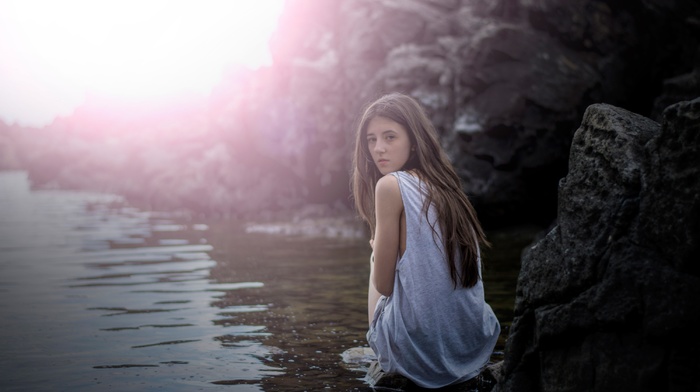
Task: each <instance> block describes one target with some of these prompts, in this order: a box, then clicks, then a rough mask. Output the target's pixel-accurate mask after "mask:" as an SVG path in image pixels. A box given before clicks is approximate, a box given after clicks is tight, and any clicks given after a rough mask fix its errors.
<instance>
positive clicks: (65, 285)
mask: <svg viewBox="0 0 700 392" xmlns="http://www.w3.org/2000/svg"><path fill="white" fill-rule="evenodd" d="M0 189H2V193H1V194H0V211H2V212H1V215H0V223H1V227H2V229H1V231H0V256H1V261H0V271H1V273H2V278H1V281H0V290H1V291H2V294H3V295H2V296H1V297H0V298H1V299H0V309H2V312H3V315H9V317H8V316H4V317H2V318H1V319H0V328H2V331H3V334H2V339H3V342H2V358H0V368H2V369H3V375H2V378H1V379H0V386H1V387H2V388H1V389H2V390H44V389H52V388H55V387H57V386H60V389H66V390H94V389H95V388H96V387H97V386H103V387H105V386H109V387H114V388H118V389H120V390H130V389H138V390H144V389H154V388H156V387H160V388H165V389H167V390H191V389H192V388H193V387H194V386H198V387H202V386H206V387H207V388H209V389H210V388H212V387H216V386H217V385H227V386H228V387H226V388H225V389H227V390H230V389H231V387H230V385H237V386H238V387H237V388H236V390H241V388H242V389H243V390H246V389H249V390H260V389H261V387H260V380H261V379H262V378H264V377H269V376H273V375H277V374H280V373H281V372H283V369H282V368H281V367H280V366H270V363H269V362H270V361H269V358H270V356H271V355H272V354H273V353H276V352H278V349H276V348H272V347H268V346H265V345H263V343H262V340H261V338H264V337H266V336H268V335H270V333H269V332H268V331H267V328H266V327H265V326H264V325H248V324H242V323H240V322H238V321H237V320H234V319H232V316H233V315H237V314H242V313H249V312H261V311H265V310H266V309H267V305H260V304H257V303H253V304H237V305H232V306H224V307H220V306H212V304H213V303H215V302H217V301H220V300H221V299H222V298H224V297H228V298H231V297H235V296H236V294H235V292H237V291H241V290H246V291H248V292H250V291H251V290H258V289H260V288H262V287H264V284H263V283H262V282H260V281H240V280H231V281H227V282H221V281H212V279H211V276H210V275H211V270H212V268H213V267H214V266H215V265H216V261H215V260H212V259H211V258H210V253H211V252H212V250H213V247H212V245H210V244H208V243H207V239H206V234H207V232H208V227H207V225H205V224H202V223H191V224H190V223H188V224H183V223H181V222H178V219H177V217H173V216H168V215H164V214H156V213H149V212H144V211H139V210H137V209H134V208H131V207H128V206H126V205H125V204H124V203H123V201H122V200H121V199H119V198H118V197H115V196H109V195H98V194H87V193H77V192H58V191H40V192H30V191H29V188H28V182H27V179H26V175H25V174H24V173H20V172H14V173H1V174H0Z"/></svg>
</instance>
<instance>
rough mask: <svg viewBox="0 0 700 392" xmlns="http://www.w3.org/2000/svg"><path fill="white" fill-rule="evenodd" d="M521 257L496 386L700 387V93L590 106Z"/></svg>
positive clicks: (576, 388)
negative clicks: (547, 219) (534, 237)
mask: <svg viewBox="0 0 700 392" xmlns="http://www.w3.org/2000/svg"><path fill="white" fill-rule="evenodd" d="M558 205H559V210H558V224H557V225H556V226H555V227H554V228H553V229H552V230H551V231H549V233H548V234H547V235H546V236H545V237H544V238H543V239H541V240H540V241H539V242H537V243H535V244H534V245H532V246H531V247H529V248H526V251H525V252H524V254H523V258H522V269H521V272H520V276H519V278H518V288H517V293H516V295H517V297H516V305H515V319H514V321H513V325H512V328H511V331H510V336H509V338H508V341H507V344H506V352H505V360H504V366H503V378H502V379H501V380H500V382H499V384H498V385H497V387H496V390H498V391H540V390H541V391H550V390H566V391H591V390H595V391H618V390H634V391H667V390H668V391H671V390H672V391H685V390H688V391H689V390H698V389H699V388H700V383H699V382H698V379H697V374H698V372H700V360H699V359H698V356H697V353H698V350H699V349H700V345H699V344H698V340H697V339H695V337H694V336H695V329H696V326H697V324H698V321H700V314H698V311H697V309H698V308H699V305H700V300H699V298H700V264H699V263H698V259H697V255H698V254H699V253H700V98H697V99H695V100H693V101H686V102H682V103H679V104H676V105H673V106H671V107H669V108H667V109H666V110H665V111H664V113H663V121H662V123H661V124H658V123H656V122H654V121H651V120H649V119H648V118H645V117H643V116H639V115H637V114H634V113H631V112H628V111H626V110H624V109H620V108H617V107H614V106H610V105H593V106H590V107H589V108H588V109H587V110H586V113H585V115H584V117H583V121H582V123H581V126H580V127H579V128H578V130H577V131H576V134H575V136H574V140H573V144H572V147H571V155H570V161H569V173H568V174H567V175H566V177H565V178H564V179H562V181H561V182H560V185H559V204H558Z"/></svg>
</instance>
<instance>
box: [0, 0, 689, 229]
mask: <svg viewBox="0 0 700 392" xmlns="http://www.w3.org/2000/svg"><path fill="white" fill-rule="evenodd" d="M698 8H699V6H698V5H697V4H696V2H693V1H676V2H673V3H672V4H667V3H665V2H656V1H641V2H615V1H595V0H586V1H584V0H581V1H574V2H567V3H566V4H562V3H561V2H556V1H546V0H541V1H526V0H520V1H516V0H500V1H484V0H449V1H430V0H424V1H418V0H414V1H401V2H397V1H389V0H382V1H367V0H343V1H332V2H331V1H323V0H289V1H286V2H283V1H259V2H225V1H221V2H215V1H203V2H201V1H200V2H168V1H147V2H136V1H132V2H129V1H120V2H80V1H62V2H59V3H55V2H41V1H22V2H19V1H0V53H1V54H0V59H1V60H0V85H2V88H1V89H0V119H1V120H2V121H0V168H2V169H21V170H27V171H28V172H29V175H30V179H31V181H32V184H33V186H36V187H59V188H71V189H90V190H99V191H107V192H114V193H118V194H121V195H125V196H127V197H128V198H129V199H130V200H132V201H134V202H139V203H142V204H145V205H146V206H148V207H151V208H177V209H188V210H191V211H195V212H200V213H205V214H209V215H225V216H247V217H257V218H259V217H261V216H262V215H265V214H269V213H271V212H272V213H275V212H281V213H292V214H299V213H303V214H312V215H313V214H315V215H329V214H347V213H349V211H350V206H351V201H350V199H349V187H348V173H349V168H350V152H351V148H352V139H353V133H354V129H353V125H354V121H355V119H356V117H357V115H358V113H359V111H360V110H361V108H362V106H363V105H364V104H365V103H367V102H368V101H370V100H372V99H373V98H376V97H377V96H378V95H380V94H382V93H385V92H389V91H402V92H405V93H408V94H410V95H412V96H414V97H416V98H417V99H419V100H420V101H421V102H422V103H423V104H424V105H425V106H426V108H427V109H428V110H429V112H430V115H431V117H432V118H433V120H434V121H435V123H436V126H437V128H438V130H439V132H440V134H441V138H442V140H443V144H444V145H445V147H446V148H447V150H448V152H449V154H450V157H451V158H452V160H453V162H454V164H455V166H456V167H457V170H458V172H459V174H460V176H461V177H462V179H463V180H464V187H465V191H466V192H467V193H468V194H469V195H470V196H471V198H472V200H473V201H474V203H475V204H476V206H477V208H478V209H479V213H480V216H481V217H482V219H483V220H484V221H485V223H486V224H487V225H504V224H512V223H517V222H523V221H529V222H533V221H534V222H537V223H543V224H547V223H549V222H551V220H552V219H554V217H555V215H556V194H557V183H558V180H559V178H561V177H562V176H563V175H564V174H565V173H566V170H567V164H568V149H569V145H570V141H571V137H572V135H573V132H574V131H575V130H576V128H577V126H578V124H579V123H580V120H581V116H582V113H583V110H585V108H586V107H587V106H588V105H589V104H591V103H595V102H606V103H610V104H614V105H618V106H621V107H624V108H627V109H629V110H631V111H635V112H637V113H640V114H643V115H646V116H651V117H652V118H655V119H657V120H658V119H659V114H660V112H661V110H662V109H663V108H664V107H665V106H666V105H668V104H670V103H673V102H676V101H678V100H683V99H687V98H689V97H694V96H696V95H699V94H698V87H697V78H696V77H695V76H694V75H697V74H696V73H694V72H695V71H694V70H696V69H697V58H698V56H697V54H698V38H697V37H700V34H698V26H700V24H699V23H698V22H697V21H698V20H700V19H699V18H700V16H699V15H700V12H699V11H698Z"/></svg>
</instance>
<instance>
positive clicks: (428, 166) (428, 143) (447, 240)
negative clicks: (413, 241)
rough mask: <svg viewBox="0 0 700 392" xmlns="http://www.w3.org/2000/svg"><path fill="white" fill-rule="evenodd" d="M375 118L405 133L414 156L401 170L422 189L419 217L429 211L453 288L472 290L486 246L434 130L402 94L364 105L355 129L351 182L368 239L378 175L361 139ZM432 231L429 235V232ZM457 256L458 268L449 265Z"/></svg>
mask: <svg viewBox="0 0 700 392" xmlns="http://www.w3.org/2000/svg"><path fill="white" fill-rule="evenodd" d="M375 117H384V118H388V119H390V120H393V121H395V122H397V123H399V124H401V125H402V126H403V127H404V128H405V129H406V131H407V132H408V135H409V138H410V139H411V145H412V146H413V147H415V152H413V153H412V154H411V156H410V158H409V160H408V161H407V162H406V164H405V165H404V167H403V168H402V170H411V171H413V172H415V173H417V174H418V177H419V178H420V179H421V180H422V181H424V182H425V183H427V185H428V194H427V197H426V200H425V204H424V205H423V212H424V213H425V215H426V218H427V216H428V207H429V206H430V205H431V204H432V205H434V206H435V210H436V212H437V216H438V223H439V225H440V229H441V230H442V238H443V245H444V247H445V252H446V256H447V262H448V264H449V266H450V276H451V277H452V281H453V282H454V284H455V287H457V285H458V284H459V285H460V286H462V287H472V286H474V285H475V284H476V283H477V282H478V281H479V266H478V247H479V243H481V244H483V245H484V246H489V243H488V241H486V235H485V234H484V231H483V230H482V228H481V224H480V223H479V220H478V219H477V216H476V211H474V207H472V204H471V203H470V202H469V199H468V198H467V195H466V194H465V193H464V192H463V191H462V184H461V181H460V179H459V177H458V176H457V173H456V172H455V170H454V168H453V167H452V163H450V161H449V159H448V157H447V154H446V153H445V151H444V150H443V149H442V147H441V146H440V142H439V140H438V137H437V132H436V131H435V127H434V126H433V124H432V123H431V121H430V120H429V119H428V116H427V115H426V114H425V111H424V110H423V108H422V107H421V106H420V104H418V102H416V101H415V100H414V99H413V98H411V97H409V96H407V95H404V94H400V93H391V94H387V95H385V96H383V97H381V98H379V99H378V100H376V101H374V102H373V103H371V104H370V105H369V106H367V108H366V109H365V111H364V113H363V115H362V117H361V119H360V122H359V124H358V127H357V135H356V141H355V154H354V157H353V169H352V179H351V181H352V191H353V197H354V199H355V207H356V208H357V211H358V213H359V214H360V217H361V218H362V219H363V220H364V221H365V222H367V224H368V225H369V227H370V231H371V233H372V237H373V238H374V231H375V228H376V221H375V211H374V188H375V185H376V184H377V181H378V180H379V178H381V177H382V174H381V173H380V172H379V169H378V168H377V166H376V165H375V163H374V161H373V160H372V156H371V154H370V151H369V147H368V145H367V137H366V134H367V126H368V124H369V122H370V120H372V119H373V118H375ZM432 229H433V231H435V227H432ZM457 256H459V268H458V267H457V266H456V262H455V261H456V260H457Z"/></svg>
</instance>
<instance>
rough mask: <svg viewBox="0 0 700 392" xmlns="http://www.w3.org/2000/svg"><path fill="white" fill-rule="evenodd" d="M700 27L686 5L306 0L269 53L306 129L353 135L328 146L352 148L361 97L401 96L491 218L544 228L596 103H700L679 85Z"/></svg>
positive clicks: (293, 8) (295, 6)
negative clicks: (413, 105)
mask: <svg viewBox="0 0 700 392" xmlns="http://www.w3.org/2000/svg"><path fill="white" fill-rule="evenodd" d="M697 20H700V6H698V5H697V4H696V3H695V2H692V1H677V2H673V3H670V4H667V3H664V2H612V1H573V2H567V3H566V4H562V2H558V1H525V0H522V1H505V0H502V1H495V2H493V1H475V0H470V1H466V0H465V1H458V0H453V1H418V0H415V1H411V0H409V1H401V2H398V1H390V0H386V1H362V0H355V1H344V2H341V3H338V4H328V2H324V1H322V0H304V1H291V2H289V4H288V12H287V13H286V14H285V16H284V19H283V23H282V24H281V26H280V30H279V37H278V39H277V40H276V41H275V44H274V45H273V47H272V48H273V53H275V67H276V68H277V69H278V70H283V73H284V74H285V75H287V76H288V79H287V80H286V84H285V85H286V87H287V89H288V90H286V91H285V93H284V95H285V96H292V97H296V98H295V104H299V106H301V107H303V109H301V110H300V111H301V112H302V113H303V117H304V118H305V119H308V120H309V124H310V127H311V128H317V129H318V130H319V131H318V135H319V137H322V138H331V136H330V135H332V134H339V135H345V136H344V137H336V139H335V140H334V141H333V142H326V144H327V145H334V146H335V145H337V146H340V145H342V143H343V142H347V141H348V140H349V137H348V135H349V134H351V132H352V126H351V125H352V120H353V116H354V115H356V113H357V112H358V111H359V109H360V107H361V106H362V104H364V103H365V102H367V101H369V100H371V99H372V98H374V97H376V96H377V95H379V94H381V93H383V92H388V91H394V90H399V91H403V92H407V93H409V94H411V95H413V96H415V97H417V98H418V99H419V100H420V101H421V102H422V103H423V104H424V105H425V106H426V107H427V108H428V109H429V111H430V112H431V117H432V118H433V120H434V121H435V123H436V125H437V128H438V130H439V131H440V132H441V134H442V137H443V142H444V145H445V146H446V147H447V148H448V150H449V153H450V156H451V157H452V160H453V162H454V163H455V165H456V166H457V168H458V172H459V173H460V175H461V176H462V178H463V179H464V181H465V190H466V191H467V192H468V193H469V194H470V196H471V197H472V199H473V200H474V202H475V203H476V204H477V205H478V206H479V209H480V212H481V213H482V217H483V218H484V219H486V220H499V219H502V218H503V219H518V217H519V216H520V217H526V218H529V219H532V218H537V217H542V216H545V220H546V219H551V218H552V217H553V216H554V214H555V212H556V211H555V209H554V207H553V206H554V205H556V183H557V181H558V179H559V178H561V177H562V176H563V175H564V174H565V173H566V164H567V156H568V149H569V146H570V143H571V138H572V135H573V130H574V129H575V127H576V122H577V121H578V120H579V119H580V118H581V115H582V114H583V111H584V109H585V108H586V107H587V106H588V105H589V104H591V103H595V102H606V103H610V104H613V105H618V106H622V107H625V108H628V109H630V110H634V111H636V112H639V113H643V114H645V115H652V110H653V107H654V102H655V100H656V102H657V104H656V106H658V107H660V106H661V105H664V104H665V105H666V106H667V105H669V104H671V103H674V102H677V101H679V100H683V99H689V98H694V97H695V96H698V95H700V89H698V85H697V83H695V84H694V85H689V84H687V83H684V82H677V83H675V85H678V84H682V85H684V88H680V89H679V88H675V89H674V88H673V87H674V84H673V82H671V81H672V80H675V79H673V78H672V77H675V76H677V75H681V74H686V75H685V78H686V79H687V78H688V77H689V75H693V73H692V70H693V68H694V62H693V61H694V60H693V59H694V58H695V57H696V55H697V52H698V49H699V48H700V46H699V43H700V41H698V38H697V37H698V36H700V34H698V33H700V30H699V28H700V25H698V23H697ZM689 72H690V73H689ZM666 79H669V82H667V83H666V87H665V90H664V87H663V81H664V80H666ZM676 79H677V78H676ZM686 79H684V80H686ZM663 108H665V106H663V107H661V108H660V109H659V110H663ZM659 110H656V111H657V112H658V111H659ZM656 115H658V113H657V114H656ZM312 119H315V120H312ZM320 124H323V126H322V127H320V126H319V125H320ZM333 143H337V144H333ZM341 162H342V163H343V164H346V162H347V159H343V160H341ZM337 172H338V173H341V172H342V171H340V170H337Z"/></svg>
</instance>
